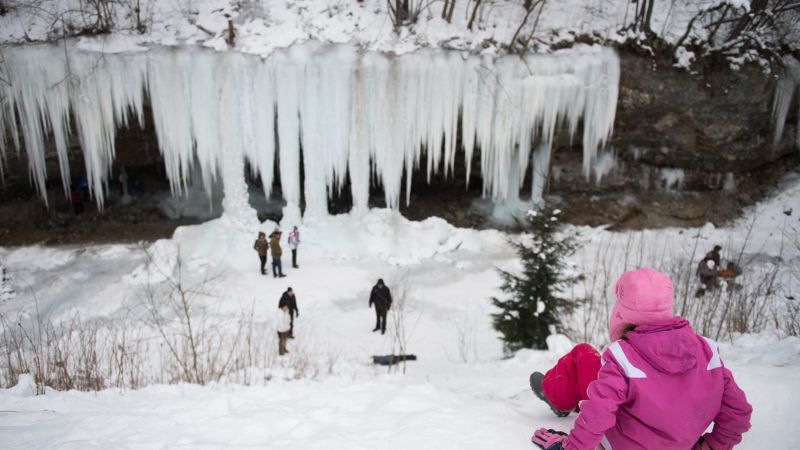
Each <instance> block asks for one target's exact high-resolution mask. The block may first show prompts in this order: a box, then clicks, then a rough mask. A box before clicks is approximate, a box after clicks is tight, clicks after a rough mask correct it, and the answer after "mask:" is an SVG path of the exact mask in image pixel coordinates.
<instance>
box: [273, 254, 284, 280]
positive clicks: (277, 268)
mask: <svg viewBox="0 0 800 450" xmlns="http://www.w3.org/2000/svg"><path fill="white" fill-rule="evenodd" d="M272 276H273V277H275V278H278V277H279V276H280V277H282V276H283V265H282V264H281V257H280V256H273V257H272Z"/></svg>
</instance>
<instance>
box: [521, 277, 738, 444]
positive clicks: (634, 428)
mask: <svg viewBox="0 0 800 450" xmlns="http://www.w3.org/2000/svg"><path fill="white" fill-rule="evenodd" d="M614 293H615V295H616V297H617V301H616V303H615V304H614V307H613V309H612V311H611V317H610V319H609V336H610V338H611V342H612V343H611V345H609V346H608V347H607V348H606V349H605V351H604V352H603V356H602V360H603V362H604V364H601V362H600V360H601V357H600V355H599V354H598V353H597V351H595V350H594V349H593V348H592V347H591V346H590V345H588V344H579V345H578V346H576V347H575V348H574V349H573V350H572V351H570V352H569V353H568V354H567V355H566V356H564V357H562V358H561V359H559V360H558V362H557V363H556V366H555V367H553V368H552V369H550V370H549V371H547V372H546V373H545V374H541V373H539V372H534V373H533V374H532V375H531V387H532V389H533V391H534V393H535V394H536V395H537V396H538V397H539V398H540V399H542V400H544V401H545V402H546V403H547V404H548V405H549V406H550V407H551V408H552V409H553V410H554V411H555V412H556V414H557V415H559V416H565V415H567V414H569V413H570V412H572V411H578V412H579V416H578V418H577V419H576V420H575V424H574V427H573V429H572V431H570V433H569V434H567V433H563V432H560V431H555V430H552V429H545V428H540V429H538V430H536V432H535V433H534V434H533V436H532V437H531V441H532V442H533V443H534V444H536V445H537V446H539V447H540V448H542V449H545V450H562V449H563V450H595V449H596V448H603V449H606V450H610V449H612V448H613V449H614V450H630V449H664V450H669V449H675V450H678V449H680V450H686V449H688V448H690V447H691V448H692V449H693V450H728V449H731V448H733V446H735V445H736V444H738V443H739V442H741V440H742V434H743V433H744V432H746V431H747V430H748V429H750V415H751V413H752V411H753V409H752V407H751V406H750V404H749V403H748V402H747V398H746V396H745V394H744V392H742V390H741V389H739V387H738V386H737V385H736V381H735V380H734V379H733V374H731V372H730V370H728V369H727V368H726V367H725V366H724V365H723V363H722V360H721V359H720V356H719V348H718V346H717V344H716V343H715V342H714V341H712V340H710V339H708V338H705V337H702V336H699V335H697V334H695V332H694V330H693V329H692V326H691V325H690V324H689V322H688V321H686V320H684V319H682V318H680V317H675V316H673V310H672V297H673V288H672V282H671V281H670V279H669V276H667V275H666V274H663V273H660V272H657V271H655V270H652V269H637V270H634V271H630V272H626V273H624V274H622V276H621V277H620V279H619V280H618V281H617V283H616V286H615V287H614ZM593 375H594V376H593ZM712 422H713V423H714V427H713V429H712V430H711V432H708V433H704V432H705V430H706V429H707V428H708V426H709V425H710V424H711V423H712ZM598 445H601V446H602V447H598Z"/></svg>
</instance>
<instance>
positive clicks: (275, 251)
mask: <svg viewBox="0 0 800 450" xmlns="http://www.w3.org/2000/svg"><path fill="white" fill-rule="evenodd" d="M282 235H283V232H282V231H281V229H280V228H279V227H275V229H274V230H273V231H272V233H270V235H269V240H267V235H266V234H265V233H264V232H262V231H259V232H258V239H256V242H255V244H253V249H254V250H255V251H256V252H257V253H258V259H259V261H260V262H261V275H266V274H267V272H266V269H265V268H264V266H266V264H267V252H269V253H270V254H271V256H272V276H273V277H274V278H283V277H285V276H286V275H285V274H284V273H283V264H282V263H281V257H282V256H283V249H282V248H281V236H282ZM286 241H287V243H288V244H289V248H290V249H291V250H292V268H294V269H299V268H300V266H298V265H297V248H298V247H299V246H300V230H299V229H298V228H297V226H295V227H293V228H292V231H291V232H290V233H289V237H288V238H287V239H286Z"/></svg>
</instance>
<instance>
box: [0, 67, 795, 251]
mask: <svg viewBox="0 0 800 450" xmlns="http://www.w3.org/2000/svg"><path fill="white" fill-rule="evenodd" d="M620 60H621V78H620V85H619V101H618V107H617V111H616V121H615V125H614V134H613V136H612V139H611V141H610V142H609V145H608V148H609V149H610V150H611V153H610V154H609V155H608V156H606V157H601V161H600V165H601V166H603V167H604V170H602V171H601V172H602V173H603V176H602V179H601V180H600V182H599V183H598V182H597V181H596V180H595V179H594V178H593V179H591V180H587V179H586V178H585V177H584V174H583V171H582V157H583V153H582V149H581V147H580V142H576V141H572V142H570V139H569V138H568V136H567V132H566V130H560V131H559V138H558V139H557V141H556V143H555V145H554V156H553V159H552V172H551V176H550V177H549V180H548V184H547V186H546V195H547V198H548V200H549V201H551V202H553V203H555V204H558V205H560V207H562V209H564V210H565V212H566V214H567V218H568V220H570V221H571V222H573V223H576V224H588V225H601V224H610V225H612V226H614V227H617V228H649V227H661V226H690V225H701V224H703V223H705V222H708V221H711V222H714V223H716V224H721V223H723V222H726V221H729V220H732V219H735V218H737V217H738V216H739V214H740V212H741V209H742V208H743V207H746V206H748V205H751V204H753V203H754V202H755V201H756V200H758V199H759V198H761V197H762V196H763V195H764V194H766V193H768V192H769V191H770V189H771V188H773V187H775V186H776V184H777V181H778V180H779V178H780V176H781V175H783V174H785V173H786V172H788V171H791V170H796V169H797V167H798V165H800V151H799V150H798V149H797V148H796V147H793V145H792V142H793V141H794V139H795V136H796V133H797V130H796V129H795V126H794V124H796V123H797V117H796V114H797V113H796V111H797V108H796V107H795V106H793V107H792V108H790V111H792V113H790V117H789V120H788V121H787V128H786V130H785V132H784V137H783V139H782V140H781V141H780V142H779V143H778V144H776V145H774V144H773V135H772V128H773V124H772V120H771V112H772V101H773V93H774V88H775V81H776V78H775V76H773V75H770V74H764V73H763V72H762V71H761V70H759V69H758V68H756V67H751V66H747V67H743V68H741V69H740V70H738V71H732V70H730V69H728V68H727V67H717V68H715V67H712V66H710V65H707V66H705V67H699V73H695V74H690V73H688V72H686V71H685V70H682V69H676V68H673V67H672V66H671V62H670V61H669V60H668V59H658V58H653V57H651V56H643V55H640V54H635V53H631V52H626V51H622V52H621V53H620ZM795 101H796V100H795ZM459 134H460V133H459ZM578 141H579V139H578ZM457 144H458V146H460V145H461V143H460V142H458V143H457ZM116 149H117V153H116V159H115V162H114V167H113V170H112V172H113V174H114V175H112V178H111V180H112V183H111V186H110V187H109V190H110V191H111V192H113V191H115V190H116V189H118V188H117V187H116V185H115V184H114V183H115V181H114V180H116V179H117V178H116V177H117V175H116V174H118V172H119V170H120V169H121V167H126V168H127V170H128V173H129V174H132V175H131V176H132V177H133V176H136V177H139V178H142V179H143V180H145V185H146V186H147V188H148V189H147V190H148V191H149V192H152V190H151V188H152V189H156V188H158V189H162V190H164V189H167V187H168V186H167V183H166V179H165V176H164V169H163V166H164V163H163V159H162V157H161V155H160V154H159V151H158V140H157V137H156V133H155V129H154V125H153V121H152V118H151V115H150V109H149V106H148V105H145V129H143V130H140V129H139V128H138V126H136V125H134V126H132V128H130V129H120V130H118V133H117V136H116ZM69 157H70V166H71V167H72V168H73V169H74V171H73V176H79V175H80V174H81V170H80V168H81V167H82V166H83V164H84V161H83V158H82V154H81V151H80V148H79V144H78V142H77V140H76V139H75V136H74V135H73V136H72V139H71V142H70V151H69ZM455 161H456V162H455V167H454V171H453V172H452V173H451V174H450V175H449V176H448V177H447V178H445V177H444V176H443V175H442V174H439V175H434V176H433V177H432V178H431V180H430V183H429V180H428V179H427V176H426V171H425V169H424V167H423V168H421V169H419V170H417V171H416V172H415V173H414V175H413V180H412V184H413V186H414V188H413V190H412V193H411V203H410V205H408V206H406V205H405V204H404V202H403V204H402V205H401V211H402V212H403V214H404V215H406V216H407V217H409V218H413V219H420V218H425V217H429V216H440V217H443V218H445V219H446V220H448V221H451V222H452V223H454V224H456V225H460V226H472V227H482V226H487V225H488V226H493V225H492V224H491V223H490V222H489V221H487V215H488V213H489V212H490V211H491V205H489V204H488V202H476V200H478V199H479V198H480V196H481V184H482V180H481V179H480V175H479V174H476V170H474V168H475V167H478V165H479V164H480V161H481V154H480V151H479V149H478V150H476V152H475V154H474V155H473V159H472V167H473V170H472V174H471V180H470V184H469V189H465V184H466V172H467V168H466V164H465V161H463V158H462V157H457V158H456V159H455ZM46 163H47V171H48V174H49V175H50V177H51V178H50V179H49V181H48V191H49V198H50V199H51V203H50V205H51V207H50V209H49V210H48V209H45V208H44V206H43V204H42V202H41V200H40V199H38V198H37V197H36V193H35V190H34V189H33V188H32V187H30V184H29V180H28V169H27V161H26V160H25V157H24V154H23V156H21V157H18V156H16V155H13V154H12V155H9V159H8V170H7V171H6V179H5V187H4V188H3V189H0V209H2V210H4V211H8V212H9V214H0V216H2V219H0V245H3V244H10V243H15V242H20V243H21V242H26V241H29V240H39V239H40V237H36V238H27V237H24V236H27V235H30V233H28V234H26V233H22V234H20V236H23V237H21V238H19V239H16V238H7V239H4V238H3V236H4V235H5V236H7V237H8V236H11V235H14V234H15V233H16V231H15V230H26V231H30V228H31V224H35V227H36V228H37V229H38V228H41V229H42V232H43V234H42V233H39V234H36V236H41V235H47V230H50V231H56V230H57V231H58V232H59V233H62V232H65V231H64V230H66V229H68V228H69V226H70V224H71V223H73V222H74V221H73V220H72V219H71V212H70V206H69V202H68V200H67V199H65V197H64V194H63V192H62V191H60V181H59V180H58V178H57V175H58V161H57V158H56V157H55V152H54V151H53V149H52V148H50V150H49V151H48V154H47V161H46ZM250 182H251V183H255V184H257V183H258V180H250ZM530 182H531V181H530V174H528V175H527V176H526V180H525V182H524V184H523V187H522V195H523V198H524V197H525V196H526V195H527V193H529V192H530V187H529V185H530ZM371 189H372V190H373V191H376V190H377V191H378V192H373V193H372V194H371V195H370V206H384V204H383V202H382V201H380V198H381V197H382V195H380V187H379V186H377V185H374V184H373V186H372V187H371ZM347 191H348V189H347V188H346V187H345V189H343V190H342V192H344V194H340V193H337V192H333V195H334V196H336V197H335V198H334V199H332V200H331V201H330V202H329V210H330V212H332V213H341V212H346V211H348V210H349V209H350V207H351V205H352V199H351V198H349V195H347ZM274 192H275V193H274V194H273V196H276V197H280V195H281V193H280V179H279V174H278V175H277V176H276V178H275V180H274ZM151 206H152V205H150V206H148V207H147V208H145V207H144V206H142V208H140V209H138V210H137V209H135V208H137V204H136V203H135V202H134V203H133V204H130V205H124V206H123V205H113V207H109V208H108V209H107V210H106V211H104V212H101V213H97V214H98V215H99V216H101V217H102V220H101V222H106V223H107V222H108V221H114V222H115V223H118V224H119V225H120V226H121V227H123V228H124V227H125V224H126V223H128V222H132V223H131V228H132V229H131V230H129V231H130V232H131V233H132V234H131V237H132V238H135V235H136V232H135V229H134V228H137V227H138V228H143V226H142V224H143V223H157V222H159V221H160V220H161V219H159V218H158V213H157V211H155V210H153V209H152V208H151ZM131 208H134V210H133V211H131ZM148 208H149V209H148ZM93 210H94V209H93V208H92V211H93ZM12 211H13V214H11V212H12ZM259 212H260V213H261V214H260V215H261V217H262V219H263V218H266V217H269V218H272V219H277V218H278V217H279V214H280V212H279V211H268V212H265V211H259ZM92 214H95V213H94V212H92ZM131 217H134V218H135V219H134V220H132V221H129V218H131ZM81 221H83V222H86V219H81ZM163 221H166V222H169V220H168V219H163ZM134 223H136V224H137V225H133V224H134ZM83 226H84V228H83V229H82V233H83V234H84V235H85V234H87V233H88V234H91V232H90V231H87V230H86V228H85V224H84V225H83ZM158 229H162V228H161V225H159V228H158ZM163 230H165V231H164V233H167V234H168V233H169V231H168V230H169V226H165V227H163Z"/></svg>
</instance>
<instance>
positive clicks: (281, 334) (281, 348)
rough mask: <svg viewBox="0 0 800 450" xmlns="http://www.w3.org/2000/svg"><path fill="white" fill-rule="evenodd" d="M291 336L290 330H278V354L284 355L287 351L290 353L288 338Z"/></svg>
mask: <svg viewBox="0 0 800 450" xmlns="http://www.w3.org/2000/svg"><path fill="white" fill-rule="evenodd" d="M288 338H289V332H288V331H278V354H279V355H281V356H283V355H285V354H286V353H289V351H288V350H286V340H287V339H288Z"/></svg>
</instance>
